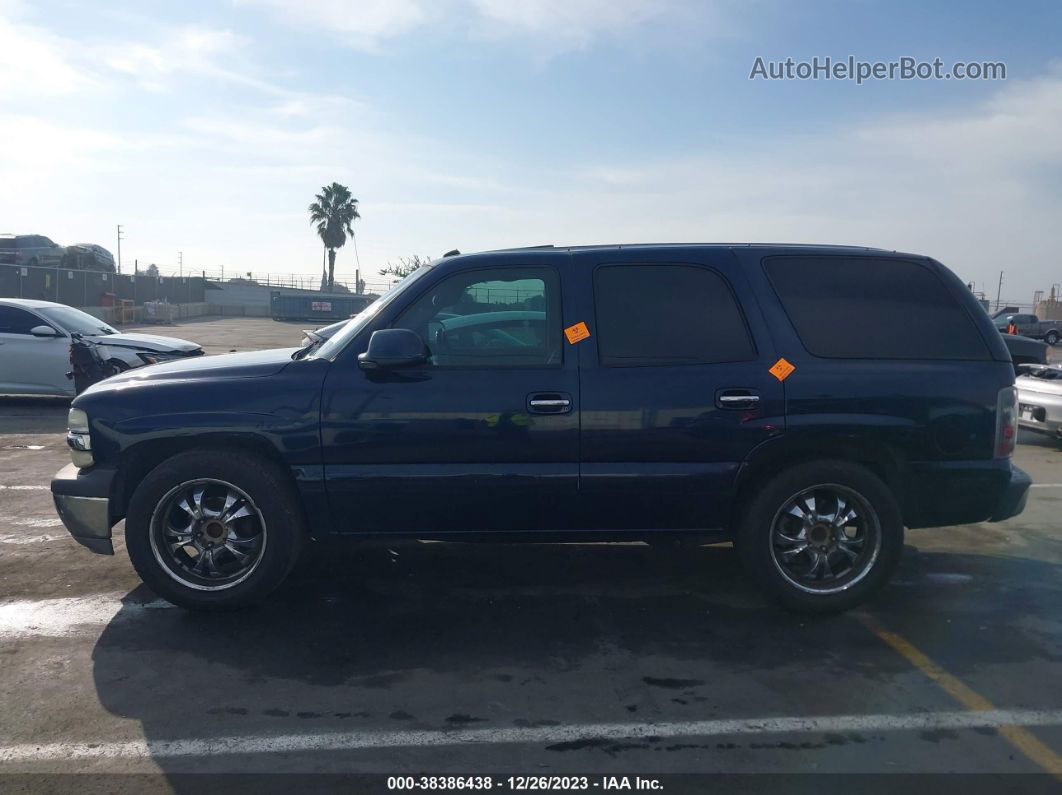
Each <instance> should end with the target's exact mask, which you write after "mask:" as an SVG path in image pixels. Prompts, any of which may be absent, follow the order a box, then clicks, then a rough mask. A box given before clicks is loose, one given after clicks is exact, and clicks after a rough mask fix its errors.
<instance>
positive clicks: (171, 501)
mask: <svg viewBox="0 0 1062 795" xmlns="http://www.w3.org/2000/svg"><path fill="white" fill-rule="evenodd" d="M265 546H266V524H265V520H264V519H263V518H262V513H261V511H259V510H258V507H257V506H256V505H255V504H254V501H253V500H252V499H251V498H250V497H249V496H247V494H246V493H245V492H244V491H242V490H241V489H239V488H237V487H236V486H234V485H233V484H231V483H226V482H225V481H223V480H214V479H210V478H200V479H197V480H189V481H186V482H184V483H181V484H180V485H179V486H175V487H174V488H172V489H170V491H168V492H167V493H166V495H165V496H164V497H163V498H162V499H161V500H159V501H158V503H157V504H156V506H155V511H154V513H153V514H152V516H151V549H152V552H153V553H154V554H155V559H156V560H157V561H158V563H159V565H161V566H162V569H163V571H165V572H166V573H167V574H168V575H169V576H170V577H172V578H173V579H175V580H177V582H179V583H181V585H184V586H187V587H189V588H194V589H196V590H200V591H220V590H223V589H225V588H232V587H233V586H236V585H239V584H240V583H241V582H243V581H244V580H246V579H247V578H248V577H249V576H251V574H252V573H253V572H254V570H255V569H256V568H257V567H258V564H259V562H261V560H262V555H263V553H264V552H265Z"/></svg>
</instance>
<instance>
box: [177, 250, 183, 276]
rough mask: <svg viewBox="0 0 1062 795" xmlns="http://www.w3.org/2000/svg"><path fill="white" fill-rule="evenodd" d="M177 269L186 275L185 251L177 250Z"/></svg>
mask: <svg viewBox="0 0 1062 795" xmlns="http://www.w3.org/2000/svg"><path fill="white" fill-rule="evenodd" d="M177 271H178V273H180V275H181V276H184V252H183V251H178V252H177Z"/></svg>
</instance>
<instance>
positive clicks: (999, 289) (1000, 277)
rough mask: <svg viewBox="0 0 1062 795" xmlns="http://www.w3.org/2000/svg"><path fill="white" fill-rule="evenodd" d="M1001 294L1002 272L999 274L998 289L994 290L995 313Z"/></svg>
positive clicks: (997, 309)
mask: <svg viewBox="0 0 1062 795" xmlns="http://www.w3.org/2000/svg"><path fill="white" fill-rule="evenodd" d="M1002 294H1003V271H1000V272H999V287H997V288H996V311H997V312H998V311H999V296H1000V295H1002Z"/></svg>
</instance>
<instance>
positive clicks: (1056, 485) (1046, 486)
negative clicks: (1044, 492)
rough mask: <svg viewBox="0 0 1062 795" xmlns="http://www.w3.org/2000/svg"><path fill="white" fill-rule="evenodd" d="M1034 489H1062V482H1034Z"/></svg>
mask: <svg viewBox="0 0 1062 795" xmlns="http://www.w3.org/2000/svg"><path fill="white" fill-rule="evenodd" d="M1032 488H1034V489H1062V483H1033V484H1032Z"/></svg>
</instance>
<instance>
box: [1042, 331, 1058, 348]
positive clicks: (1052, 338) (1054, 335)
mask: <svg viewBox="0 0 1062 795" xmlns="http://www.w3.org/2000/svg"><path fill="white" fill-rule="evenodd" d="M1044 342H1046V343H1047V344H1048V345H1055V344H1057V343H1058V332H1057V331H1049V332H1047V333H1046V334H1045V335H1044Z"/></svg>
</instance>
